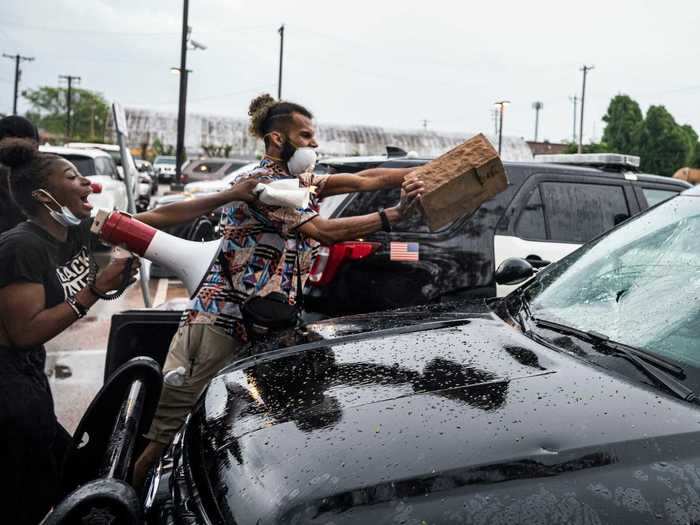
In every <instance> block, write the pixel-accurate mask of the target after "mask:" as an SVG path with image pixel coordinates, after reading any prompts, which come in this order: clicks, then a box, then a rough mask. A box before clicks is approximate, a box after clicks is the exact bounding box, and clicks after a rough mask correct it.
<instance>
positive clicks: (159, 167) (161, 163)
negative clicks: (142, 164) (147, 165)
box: [153, 155, 175, 182]
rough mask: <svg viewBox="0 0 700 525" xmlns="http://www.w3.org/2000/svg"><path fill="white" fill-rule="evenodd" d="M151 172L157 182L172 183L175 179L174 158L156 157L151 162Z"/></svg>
mask: <svg viewBox="0 0 700 525" xmlns="http://www.w3.org/2000/svg"><path fill="white" fill-rule="evenodd" d="M153 170H154V171H155V172H156V175H157V176H158V181H159V182H172V181H173V180H174V179H175V157H172V156H169V155H158V156H157V157H156V159H155V160H154V161H153Z"/></svg>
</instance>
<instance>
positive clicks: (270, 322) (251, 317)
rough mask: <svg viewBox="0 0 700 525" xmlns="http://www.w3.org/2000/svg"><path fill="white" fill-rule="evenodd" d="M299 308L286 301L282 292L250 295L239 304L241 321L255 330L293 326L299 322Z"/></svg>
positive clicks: (280, 328)
mask: <svg viewBox="0 0 700 525" xmlns="http://www.w3.org/2000/svg"><path fill="white" fill-rule="evenodd" d="M300 313H301V312H300V308H299V307H298V306H297V305H295V304H289V303H288V302H287V296H286V295H284V294H283V293H279V292H273V293H270V294H267V295H266V296H265V297H251V298H250V299H248V300H247V301H246V302H245V303H243V305H242V306H241V315H242V316H243V322H244V323H245V324H246V326H247V327H248V328H249V329H253V331H255V332H260V331H261V329H263V330H262V331H267V330H282V329H284V328H294V327H295V326H296V325H297V323H298V322H299V317H300Z"/></svg>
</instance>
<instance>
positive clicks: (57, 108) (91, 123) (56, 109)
mask: <svg viewBox="0 0 700 525" xmlns="http://www.w3.org/2000/svg"><path fill="white" fill-rule="evenodd" d="M67 92H68V90H67V88H63V87H50V86H42V87H39V88H38V89H27V90H25V91H23V92H22V96H23V97H24V98H25V99H26V100H27V102H29V104H30V105H31V109H30V110H29V111H27V115H26V116H27V118H28V119H29V120H31V121H32V122H34V123H35V124H36V125H37V126H38V127H39V128H42V129H45V130H46V131H47V132H49V133H51V134H53V135H59V136H61V135H62V136H65V137H66V138H70V139H76V140H85V141H90V142H101V141H103V140H104V135H105V126H106V124H107V118H108V115H109V104H108V103H107V101H106V100H105V99H104V97H103V96H102V95H101V94H100V93H97V92H95V91H89V90H87V89H80V88H73V90H72V94H71V98H72V104H71V128H72V133H71V134H70V136H68V135H67V133H66V131H67V130H66V121H67V119H66V113H67V102H68V97H67Z"/></svg>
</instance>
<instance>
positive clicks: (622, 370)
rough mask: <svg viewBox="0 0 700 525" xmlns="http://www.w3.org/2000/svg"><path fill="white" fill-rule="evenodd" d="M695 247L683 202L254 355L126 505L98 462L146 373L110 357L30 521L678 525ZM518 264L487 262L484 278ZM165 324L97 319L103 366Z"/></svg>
mask: <svg viewBox="0 0 700 525" xmlns="http://www.w3.org/2000/svg"><path fill="white" fill-rule="evenodd" d="M699 233H700V188H697V189H692V190H689V191H687V192H684V193H683V195H681V196H677V197H674V198H673V199H672V200H671V201H670V202H666V203H662V204H660V205H659V206H655V207H654V208H652V209H650V210H648V211H647V212H645V213H643V214H642V215H640V216H638V217H635V218H633V219H632V220H630V221H627V222H625V224H623V225H621V226H619V227H617V228H615V229H613V230H612V231H611V232H608V233H606V234H605V235H602V236H600V237H599V238H597V239H596V240H594V241H592V242H590V243H587V244H586V245H584V246H583V247H581V248H580V249H578V250H577V251H576V252H575V253H573V254H571V255H569V256H567V257H566V258H564V259H563V260H561V261H559V262H557V263H555V264H552V265H551V266H549V267H547V268H546V269H544V270H543V271H541V272H540V273H539V274H537V275H536V276H535V277H534V278H533V279H531V280H530V281H529V282H528V283H527V284H524V285H523V286H522V287H521V288H519V289H518V290H516V291H514V292H512V293H511V294H509V295H508V296H507V297H505V298H502V299H497V298H494V299H489V300H479V301H459V302H455V303H444V304H436V305H423V306H417V307H411V308H405V309H400V310H394V311H386V312H378V313H373V314H358V315H354V316H348V317H344V318H337V319H331V320H324V321H320V322H316V323H311V324H309V325H307V326H306V327H305V329H303V330H298V331H294V332H293V333H285V334H282V335H281V336H280V337H279V338H278V339H273V340H271V341H268V342H266V343H261V344H260V345H259V346H254V347H252V348H251V355H250V357H248V358H245V359H242V360H239V361H236V362H234V363H231V364H230V365H229V366H228V367H226V368H224V369H223V370H221V371H220V372H219V374H218V375H217V376H216V377H214V379H213V380H212V381H211V383H210V384H209V386H208V387H207V389H206V390H205V391H204V392H203V393H202V395H201V396H200V399H199V402H198V403H197V405H196V407H195V408H194V410H193V411H192V413H191V415H190V417H189V418H188V420H187V421H186V422H185V424H184V425H183V427H182V429H181V430H180V432H179V433H178V435H177V436H176V437H175V439H174V442H173V443H172V446H171V447H170V448H169V450H168V451H167V453H166V454H165V455H164V456H163V457H162V458H161V461H160V463H159V465H158V467H157V469H156V470H155V472H154V473H153V476H152V478H151V480H150V481H149V483H148V490H147V497H146V499H145V504H144V505H142V506H141V505H140V504H139V501H138V499H137V497H136V495H135V493H134V491H133V490H132V489H131V488H129V487H128V486H126V485H125V484H124V483H123V481H121V480H123V479H125V478H126V476H127V473H128V469H129V465H130V463H131V460H130V457H131V456H130V455H129V454H128V453H125V454H121V455H120V454H115V453H111V452H114V451H117V452H119V451H121V450H126V452H129V451H130V450H133V448H129V447H133V443H134V437H135V435H137V434H138V427H137V424H136V421H138V420H139V419H140V420H141V423H142V424H141V427H142V428H147V427H148V424H149V422H150V417H151V416H150V415H151V414H152V410H153V407H154V405H155V403H156V402H157V399H158V395H157V394H158V388H157V387H158V386H159V383H158V379H159V375H158V365H157V364H155V363H153V362H152V361H149V362H151V363H152V366H151V368H148V367H144V370H151V371H152V373H151V374H146V373H141V374H139V375H137V374H135V373H130V372H129V370H133V369H134V365H135V364H138V360H137V361H136V363H134V361H133V360H132V361H129V362H128V363H127V364H126V365H123V366H122V367H121V368H120V370H121V372H118V373H117V374H116V376H112V378H111V379H110V381H109V382H108V383H107V385H106V386H105V389H103V391H102V395H101V396H98V400H99V399H104V401H105V402H106V403H107V404H106V405H105V404H104V403H103V404H100V403H99V402H97V403H93V405H91V409H92V412H93V415H94V416H95V417H94V418H93V419H92V423H93V424H92V425H89V424H87V425H86V424H83V423H82V422H81V426H80V427H79V431H76V435H75V436H74V439H75V444H74V448H75V449H76V455H75V456H73V457H74V461H72V462H69V463H68V464H67V468H66V473H67V474H68V475H67V479H69V480H70V479H74V480H75V481H74V482H73V483H69V484H67V485H66V487H65V490H66V491H67V492H69V491H71V490H73V489H74V488H75V487H76V486H80V485H82V486H81V487H80V488H78V489H77V490H76V491H75V492H72V493H71V495H70V496H69V497H68V498H66V500H65V501H64V502H62V503H61V504H60V505H57V507H56V510H55V511H54V513H53V515H52V517H51V518H50V520H49V521H47V522H46V524H47V525H56V524H61V525H65V524H68V523H78V522H79V523H141V521H139V520H140V519H142V517H141V513H142V512H145V517H146V521H147V523H148V524H150V525H172V524H191V525H204V524H220V525H229V524H231V525H232V524H237V525H246V524H251V525H252V524H255V525H266V524H273V523H282V524H318V523H335V524H348V525H349V524H366V523H372V524H375V523H376V524H387V525H389V524H395V523H406V524H422V523H430V524H436V525H439V524H453V523H473V524H484V523H489V524H492V523H499V524H501V523H503V524H505V523H509V524H510V523H513V524H532V523H538V524H568V523H586V524H601V525H602V524H635V525H636V524H652V523H653V524H656V523H678V524H680V523H698V521H699V520H700V506H699V505H698V488H699V487H700V481H699V478H698V472H700V452H698V447H697V446H696V445H698V443H700V425H699V424H698V423H699V421H700V407H699V398H698V395H697V392H698V391H700V353H699V352H698V351H697V350H698V345H697V341H698V337H699V336H700V329H699V327H700V323H699V322H698V321H700V302H699V301H698V296H699V295H700V280H698V279H697V275H698V272H699V271H700V263H699V261H700V245H699V244H698V242H697V238H698V234H699ZM518 269H520V270H518ZM525 270H527V271H525ZM532 272H533V269H532V267H531V266H530V265H528V264H527V262H525V261H524V260H523V259H509V260H508V261H507V262H505V263H504V264H503V265H502V266H501V267H500V268H499V269H498V270H497V271H496V272H495V273H496V278H497V279H498V281H499V282H514V281H517V280H519V279H520V280H521V279H527V278H529V277H530V276H531V275H532ZM517 273H520V275H519V277H518V278H515V274H517ZM506 274H510V276H509V278H508V279H504V276H505V275H506ZM168 316H169V319H168V318H167V317H168ZM176 325H177V316H176V315H175V313H174V312H156V311H153V310H146V311H134V312H125V313H123V314H120V315H117V316H114V320H113V325H112V328H113V334H112V335H115V333H116V332H121V334H120V335H119V337H117V338H116V339H112V340H111V341H110V346H109V348H108V356H107V357H108V361H107V364H106V370H107V372H108V373H109V372H111V371H113V370H115V369H116V368H117V367H119V366H120V365H122V363H124V362H126V361H127V360H129V359H131V358H132V357H133V356H134V355H143V354H147V355H149V356H152V357H154V358H155V359H156V360H157V361H159V362H161V363H162V361H163V357H164V356H163V353H162V351H163V350H164V349H165V348H167V340H166V338H165V337H164V336H165V333H166V332H167V331H170V332H171V333H172V330H174V328H175V326H176ZM155 334H160V337H157V336H156V335H155ZM115 342H116V343H117V344H114V343H115ZM156 350H157V351H156ZM138 359H143V358H138ZM124 367H126V368H124ZM120 377H121V378H125V379H128V381H126V380H122V381H121V388H120V391H121V392H122V393H128V394H129V396H128V398H127V396H126V395H124V396H123V397H124V399H125V401H124V402H121V398H119V397H118V396H116V395H114V394H115V393H116V392H117V390H115V389H114V388H112V387H111V386H114V385H116V384H117V381H116V379H117V378H120ZM110 385H111V386H110ZM144 390H145V391H146V393H147V394H146V395H144V394H143V392H144ZM149 394H150V398H149ZM115 398H116V400H115ZM120 403H121V404H120ZM98 407H99V408H100V409H99V410H98V409H97V408H98ZM139 407H143V410H141V411H140V412H142V414H143V416H142V417H141V418H139V417H136V418H133V417H132V418H131V419H127V418H126V416H127V415H131V416H133V415H134V414H136V413H137V412H139V410H138V408H139ZM148 407H151V408H150V411H149V409H148ZM109 414H111V418H106V417H105V415H109ZM116 414H119V419H118V420H117V421H118V424H114V420H115V415H116ZM97 416H101V419H99V420H98V419H97ZM134 419H135V420H136V421H135V420H134ZM124 420H126V421H125V423H122V422H124ZM88 422H90V418H88ZM126 423H131V424H130V425H128V424H126ZM81 429H82V431H80V430H81ZM112 429H114V435H115V436H116V437H117V438H119V437H121V438H124V439H121V440H119V439H116V438H115V437H114V436H112V434H111V430H112ZM128 435H130V436H128ZM87 438H89V439H87ZM127 438H128V439H127ZM83 439H84V440H83ZM120 443H121V444H123V445H122V446H121V447H120V448H119V447H118V445H119V444H120ZM96 444H97V446H96ZM127 444H130V445H129V446H127ZM78 459H81V460H82V461H78ZM105 464H106V465H107V466H108V467H110V468H107V469H105V468H104V465H105ZM86 465H87V466H88V467H90V468H89V469H86ZM111 466H113V467H114V468H112V467H111ZM120 466H121V467H122V468H121V470H120V469H119V468H116V467H120ZM76 473H77V474H80V475H79V476H77V477H71V476H76ZM105 473H106V474H105ZM95 477H99V478H100V479H97V480H95V481H88V480H94V479H95ZM126 513H128V514H130V516H131V520H128V519H122V520H119V519H118V517H119V516H120V515H122V516H123V515H124V514H126ZM61 517H63V519H61ZM71 518H72V519H71ZM81 518H82V519H81ZM97 518H100V519H99V520H98V519H97Z"/></svg>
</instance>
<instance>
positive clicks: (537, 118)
mask: <svg viewBox="0 0 700 525" xmlns="http://www.w3.org/2000/svg"><path fill="white" fill-rule="evenodd" d="M543 107H544V104H542V102H539V101H538V102H533V103H532V109H534V110H535V142H537V134H538V133H537V132H538V131H539V127H540V110H541V109H542V108H543Z"/></svg>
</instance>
